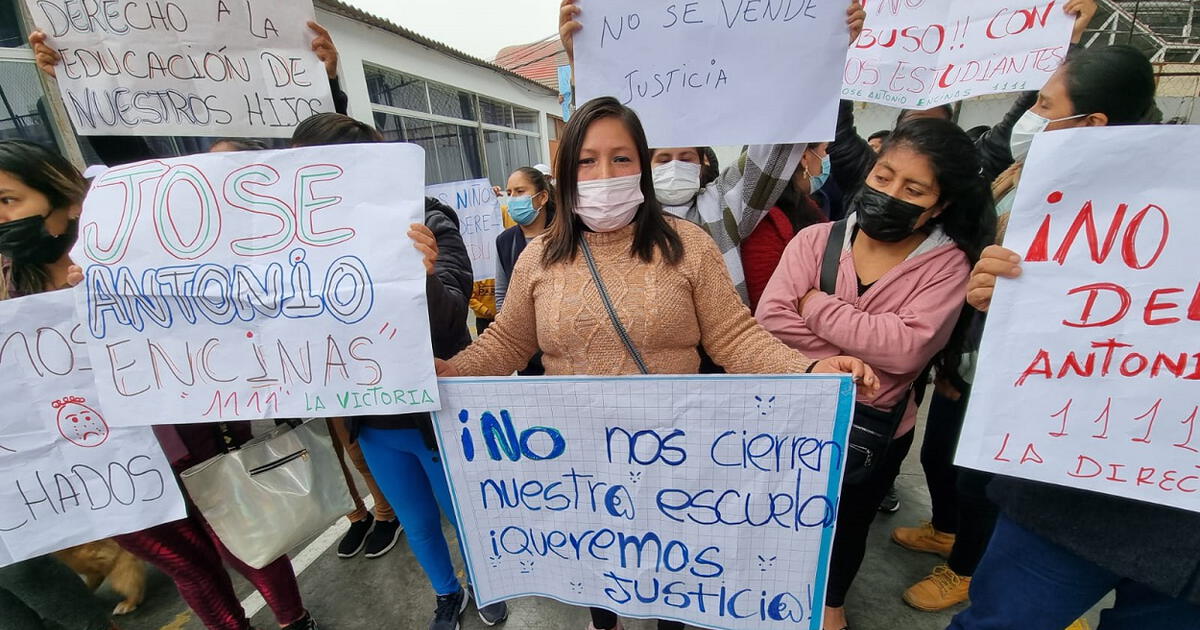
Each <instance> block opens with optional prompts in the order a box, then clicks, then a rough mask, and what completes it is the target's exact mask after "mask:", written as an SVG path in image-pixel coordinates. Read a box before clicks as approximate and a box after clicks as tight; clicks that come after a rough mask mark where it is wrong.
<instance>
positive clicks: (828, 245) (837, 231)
mask: <svg viewBox="0 0 1200 630" xmlns="http://www.w3.org/2000/svg"><path fill="white" fill-rule="evenodd" d="M845 242H846V220H845V219H842V220H841V221H838V222H837V223H834V224H833V229H832V230H830V232H829V240H828V241H826V242H825V256H824V258H822V259H821V291H822V292H823V293H828V294H829V295H836V294H837V279H838V267H839V266H840V265H841V262H842V245H843V244H844V243H845Z"/></svg>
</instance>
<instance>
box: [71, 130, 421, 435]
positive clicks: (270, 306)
mask: <svg viewBox="0 0 1200 630" xmlns="http://www.w3.org/2000/svg"><path fill="white" fill-rule="evenodd" d="M423 159H424V156H423V153H422V151H421V149H420V148H419V147H417V146H415V145H412V144H400V143H380V144H366V145H338V146H322V147H310V148H303V149H292V150H287V151H261V152H236V153H209V154H203V155H193V156H189V157H183V158H176V159H171V160H152V161H148V162H140V163H137V164H130V165H126V166H118V167H115V168H112V169H110V170H109V171H107V172H105V173H104V175H102V176H100V177H99V178H97V179H96V180H94V182H93V184H92V189H91V191H90V192H89V193H88V196H87V200H86V201H85V203H84V212H83V217H84V218H83V219H82V222H81V226H80V236H79V241H78V242H77V243H76V245H75V248H74V249H73V250H72V254H71V256H72V259H73V260H75V261H76V262H78V263H79V264H81V265H83V266H84V267H85V278H84V289H85V290H84V291H81V292H79V293H78V296H79V298H78V300H79V313H80V319H81V320H82V321H83V323H84V324H85V328H84V334H82V335H81V337H82V338H84V339H85V340H86V342H87V345H88V351H89V353H90V354H91V357H92V364H93V365H94V366H96V381H97V386H98V388H99V389H100V397H101V400H102V401H103V402H104V404H105V406H106V407H107V408H108V409H109V414H110V416H109V423H110V424H112V425H117V426H128V425H139V424H149V423H170V422H202V421H215V420H231V419H238V420H249V419H255V418H273V417H285V418H288V417H328V416H345V415H355V416H359V415H373V414H395V413H409V412H414V411H428V410H432V409H437V408H439V405H438V404H437V397H438V392H437V384H436V381H435V377H434V370H433V355H432V349H431V347H430V333H429V316H428V313H427V311H426V302H425V283H426V274H425V268H424V265H423V264H422V262H421V254H420V253H419V252H418V251H417V250H416V249H415V248H414V245H413V242H412V240H411V239H410V238H409V237H408V236H407V235H406V233H407V231H408V229H409V225H410V224H413V223H423V216H424V194H423V193H424V181H423V178H424V172H425V171H424V162H423Z"/></svg>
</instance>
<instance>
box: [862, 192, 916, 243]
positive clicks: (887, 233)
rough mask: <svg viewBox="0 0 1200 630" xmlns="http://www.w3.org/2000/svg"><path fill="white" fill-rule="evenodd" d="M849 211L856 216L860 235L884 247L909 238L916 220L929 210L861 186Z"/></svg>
mask: <svg viewBox="0 0 1200 630" xmlns="http://www.w3.org/2000/svg"><path fill="white" fill-rule="evenodd" d="M850 210H851V211H852V212H854V213H855V214H856V215H857V216H858V227H859V229H861V230H862V231H863V233H864V234H866V235H867V236H870V237H871V238H873V239H875V240H877V241H883V242H884V243H899V242H900V241H903V240H904V239H906V238H908V237H910V236H912V234H913V231H914V229H915V228H914V226H916V224H917V219H919V218H921V215H922V214H925V212H927V211H928V210H929V208H922V207H921V206H918V205H917V204H915V203H909V202H907V201H904V200H901V199H896V198H895V197H893V196H891V195H889V194H887V193H882V192H879V191H878V190H875V189H874V188H871V187H870V186H867V185H865V184H864V185H863V187H862V189H861V190H860V191H859V192H858V195H856V196H855V197H854V199H852V200H851V201H850Z"/></svg>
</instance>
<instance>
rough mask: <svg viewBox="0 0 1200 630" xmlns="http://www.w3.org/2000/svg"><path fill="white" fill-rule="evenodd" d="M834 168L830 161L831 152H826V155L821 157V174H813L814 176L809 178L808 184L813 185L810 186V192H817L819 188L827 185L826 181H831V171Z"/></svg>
mask: <svg viewBox="0 0 1200 630" xmlns="http://www.w3.org/2000/svg"><path fill="white" fill-rule="evenodd" d="M832 168H833V167H832V164H831V163H830V161H829V154H828V153H826V154H825V157H823V158H821V174H820V175H813V176H812V177H809V178H808V185H809V186H811V188H809V191H810V192H814V193H815V192H817V191H818V190H821V187H822V186H824V185H825V182H827V181H829V171H830V170H831V169H832Z"/></svg>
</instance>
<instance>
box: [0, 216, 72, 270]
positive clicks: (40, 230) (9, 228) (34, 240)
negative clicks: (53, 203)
mask: <svg viewBox="0 0 1200 630" xmlns="http://www.w3.org/2000/svg"><path fill="white" fill-rule="evenodd" d="M77 229H78V222H77V221H74V220H72V221H71V223H70V225H69V226H68V227H67V231H66V232H64V233H63V234H62V235H61V236H51V235H50V233H49V232H47V231H46V217H43V216H32V217H25V218H24V219H17V220H15V221H9V222H7V223H0V254H3V255H4V256H5V257H7V258H10V259H12V260H13V261H14V262H18V263H26V264H31V265H44V264H47V263H52V262H54V261H56V260H58V259H59V258H62V255H63V254H65V253H67V250H69V249H70V248H71V245H74V244H75V236H76V233H77Z"/></svg>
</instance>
